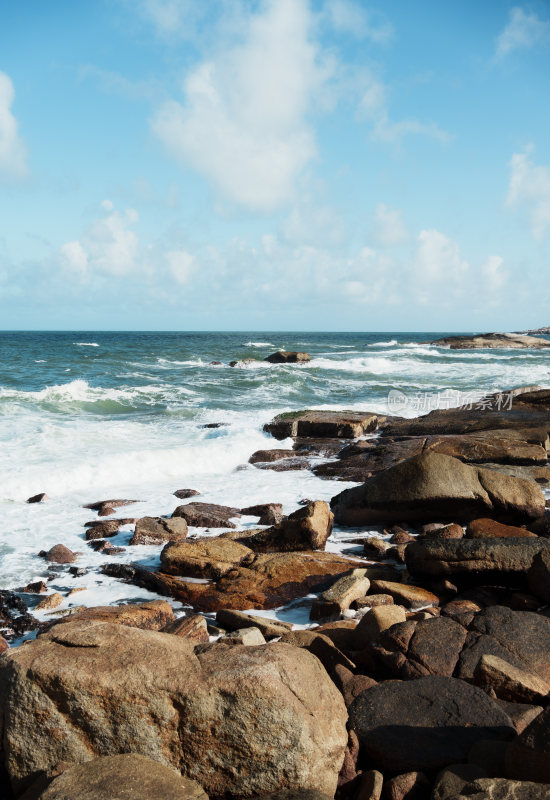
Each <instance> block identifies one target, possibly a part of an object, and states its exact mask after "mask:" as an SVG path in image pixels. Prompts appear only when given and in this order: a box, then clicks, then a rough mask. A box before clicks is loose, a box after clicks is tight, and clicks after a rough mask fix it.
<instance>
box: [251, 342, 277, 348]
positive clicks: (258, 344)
mask: <svg viewBox="0 0 550 800" xmlns="http://www.w3.org/2000/svg"><path fill="white" fill-rule="evenodd" d="M243 347H275V345H274V344H272V343H271V342H245V343H244V344H243Z"/></svg>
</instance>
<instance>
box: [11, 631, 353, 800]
mask: <svg viewBox="0 0 550 800" xmlns="http://www.w3.org/2000/svg"><path fill="white" fill-rule="evenodd" d="M0 693H1V695H2V697H3V703H4V713H3V717H2V730H1V731H0V733H1V736H2V742H3V747H4V754H5V764H6V768H7V770H8V773H9V775H10V778H11V781H12V785H13V787H14V791H15V792H16V793H20V792H21V791H22V790H24V789H25V788H26V786H27V785H28V784H29V783H30V782H31V781H32V779H33V777H34V775H35V774H36V773H37V772H39V771H45V772H47V773H48V772H50V771H51V769H52V768H53V767H54V766H55V765H56V764H57V763H59V762H60V761H69V762H75V763H80V762H85V761H89V760H90V758H93V757H95V756H107V755H109V756H110V755H117V754H120V753H126V752H130V753H138V754H141V755H144V756H147V757H148V758H152V759H153V760H154V761H158V762H160V763H161V764H166V765H168V766H170V765H171V766H173V767H175V768H176V769H178V770H180V771H181V772H182V773H183V774H184V775H185V776H186V777H188V778H190V779H192V780H196V781H198V782H199V783H200V784H201V786H202V787H203V788H204V790H205V791H206V793H207V794H208V796H209V797H210V798H211V799H216V798H220V800H221V798H224V797H226V796H231V797H234V798H241V797H243V798H245V797H250V796H257V795H262V794H267V793H270V792H275V791H279V790H287V789H295V790H300V789H302V788H304V789H306V788H308V789H314V790H315V789H316V790H318V791H321V792H325V793H326V794H328V795H330V796H332V794H333V793H334V791H335V788H336V781H337V777H338V772H339V769H340V766H341V764H342V761H343V757H344V749H345V746H346V742H347V733H346V716H347V715H346V709H345V705H344V701H343V699H342V697H341V695H340V693H339V692H338V690H337V689H336V687H335V686H334V684H333V683H332V681H331V680H330V679H329V677H328V675H327V674H326V672H325V671H324V669H323V667H322V666H321V664H320V663H319V661H318V660H317V659H316V658H314V657H313V656H312V655H310V654H309V653H308V652H306V651H305V650H303V649H299V648H294V647H291V646H289V645H284V644H280V643H277V644H273V645H267V646H266V645H264V646H260V647H242V646H234V647H223V646H221V645H220V646H217V645H214V646H211V647H210V648H207V649H206V651H205V652H203V653H201V654H200V655H199V656H197V655H195V654H194V651H193V646H192V643H189V642H188V641H187V640H185V639H180V638H179V637H177V636H171V635H168V634H164V633H157V632H153V631H142V630H137V629H135V628H128V627H124V626H121V625H112V624H109V623H104V622H81V623H70V624H67V625H62V626H56V627H55V628H53V629H52V630H51V631H50V632H48V633H46V634H44V635H42V636H39V637H38V638H37V639H36V640H35V641H34V642H31V643H29V644H27V645H25V647H19V648H16V649H15V650H12V651H9V652H8V653H7V654H6V655H5V656H3V657H2V658H1V659H0ZM37 720H38V721H39V724H37Z"/></svg>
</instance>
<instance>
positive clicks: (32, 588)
mask: <svg viewBox="0 0 550 800" xmlns="http://www.w3.org/2000/svg"><path fill="white" fill-rule="evenodd" d="M23 591H24V592H28V593H29V594H45V592H47V591H48V586H47V584H46V582H45V581H34V582H33V583H28V584H27V585H26V586H25V588H24V589H23Z"/></svg>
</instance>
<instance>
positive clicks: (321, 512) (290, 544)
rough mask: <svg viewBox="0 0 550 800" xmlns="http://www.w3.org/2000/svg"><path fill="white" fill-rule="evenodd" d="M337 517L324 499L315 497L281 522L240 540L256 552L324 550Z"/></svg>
mask: <svg viewBox="0 0 550 800" xmlns="http://www.w3.org/2000/svg"><path fill="white" fill-rule="evenodd" d="M333 520H334V517H333V514H332V512H331V510H330V508H329V506H328V503H325V502H324V500H316V501H314V502H313V503H308V504H307V505H306V506H303V507H302V508H299V509H298V510H297V511H294V512H293V513H292V514H290V515H289V516H288V517H286V518H285V519H283V520H282V521H281V522H279V523H278V525H274V526H272V527H271V528H267V529H266V530H264V531H260V532H258V533H256V534H254V535H253V536H246V538H243V539H241V540H240V541H241V542H242V543H245V542H246V546H247V547H249V548H250V549H251V550H254V552H256V553H267V552H280V553H286V552H290V551H294V550H324V549H325V544H326V541H327V539H328V537H329V536H330V534H331V533H332V523H333Z"/></svg>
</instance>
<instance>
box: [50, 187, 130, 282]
mask: <svg viewBox="0 0 550 800" xmlns="http://www.w3.org/2000/svg"><path fill="white" fill-rule="evenodd" d="M101 205H102V207H103V209H104V210H105V211H106V212H107V216H105V217H102V218H101V219H97V220H95V221H94V222H93V223H92V224H91V225H90V227H89V228H88V230H87V231H86V232H85V234H84V235H83V237H82V239H81V240H80V241H78V240H77V241H73V242H67V243H66V244H64V245H62V247H61V248H60V252H61V259H62V263H63V265H64V266H65V268H66V269H69V270H71V271H73V272H75V273H77V274H78V275H79V276H80V277H81V278H87V277H91V276H93V275H94V274H96V273H103V274H106V275H116V276H120V275H128V274H129V273H130V272H132V271H133V270H134V269H135V268H136V266H137V264H138V256H139V242H138V236H137V234H136V233H135V231H133V230H132V228H131V226H133V225H135V224H136V223H137V222H138V214H137V211H135V210H134V209H131V208H129V209H126V211H125V212H124V214H120V213H119V212H118V211H115V210H113V205H112V203H111V202H110V201H109V200H104V201H103V203H102V204H101Z"/></svg>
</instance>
